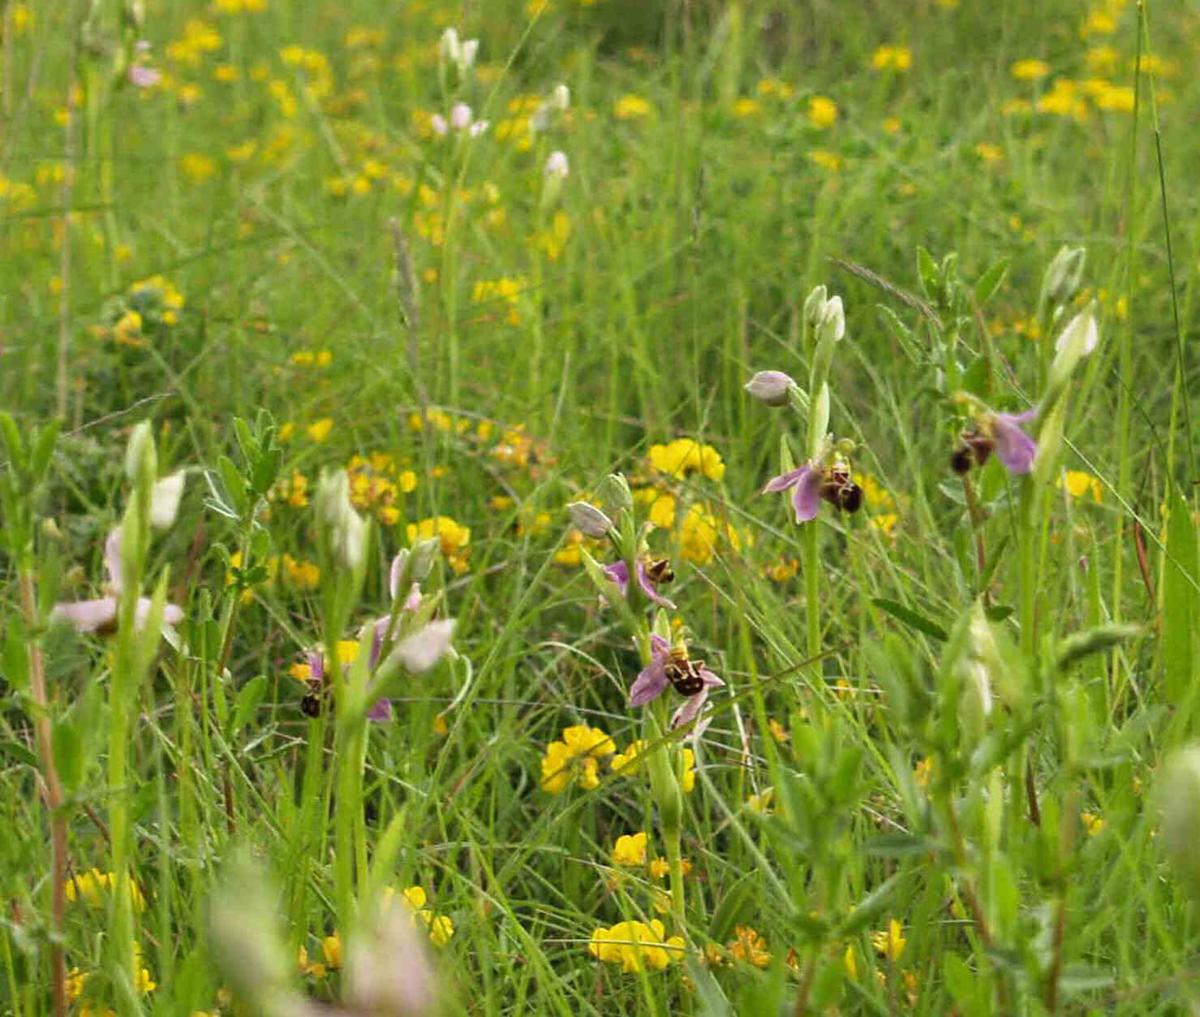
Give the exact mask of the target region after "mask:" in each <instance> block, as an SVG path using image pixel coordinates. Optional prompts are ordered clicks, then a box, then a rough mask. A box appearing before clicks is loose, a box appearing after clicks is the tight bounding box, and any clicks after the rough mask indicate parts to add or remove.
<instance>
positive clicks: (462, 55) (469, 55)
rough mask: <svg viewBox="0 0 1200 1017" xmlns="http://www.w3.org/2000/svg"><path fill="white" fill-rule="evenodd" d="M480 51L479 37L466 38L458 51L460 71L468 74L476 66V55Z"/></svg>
mask: <svg viewBox="0 0 1200 1017" xmlns="http://www.w3.org/2000/svg"><path fill="white" fill-rule="evenodd" d="M478 53H479V40H478V39H464V40H463V44H462V46H461V48H460V49H459V53H458V73H459V74H466V73H467V71H469V70H470V69H471V68H472V67H474V66H475V57H476V55H477V54H478Z"/></svg>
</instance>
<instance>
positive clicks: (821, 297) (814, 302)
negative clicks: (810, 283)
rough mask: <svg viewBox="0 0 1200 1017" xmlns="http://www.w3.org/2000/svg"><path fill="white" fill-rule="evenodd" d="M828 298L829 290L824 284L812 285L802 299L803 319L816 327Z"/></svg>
mask: <svg viewBox="0 0 1200 1017" xmlns="http://www.w3.org/2000/svg"><path fill="white" fill-rule="evenodd" d="M828 299H829V291H828V290H827V289H826V288H825V286H824V284H822V285H820V286H814V287H813V288H812V292H811V293H809V295H808V296H807V297H806V298H805V300H804V320H805V321H806V322H808V324H809V325H810V326H812V327H814V328H815V327H816V325H817V323H818V322H819V321H820V320H821V315H822V314H823V313H824V310H825V302H826V301H827V300H828Z"/></svg>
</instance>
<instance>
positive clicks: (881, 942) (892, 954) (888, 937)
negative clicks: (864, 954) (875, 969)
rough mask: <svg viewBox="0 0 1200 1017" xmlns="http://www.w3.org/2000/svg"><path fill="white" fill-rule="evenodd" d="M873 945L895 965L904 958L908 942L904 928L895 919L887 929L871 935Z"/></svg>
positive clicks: (889, 923)
mask: <svg viewBox="0 0 1200 1017" xmlns="http://www.w3.org/2000/svg"><path fill="white" fill-rule="evenodd" d="M871 945H872V946H873V947H875V949H876V950H877V951H878V952H879V953H881V954H883V956H884V957H886V958H887V959H888V960H890V961H891V962H892V963H893V964H894V963H896V961H898V960H899V959H900V958H901V957H903V956H904V948H905V947H906V946H907V945H908V940H907V939H905V938H904V926H903V925H901V924H900V922H899V921H898V920H897V919H895V918H893V919H891V920H890V921H889V922H888V925H887V928H886V929H882V930H880V931H879V932H874V933H872V934H871Z"/></svg>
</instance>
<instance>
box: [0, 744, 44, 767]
mask: <svg viewBox="0 0 1200 1017" xmlns="http://www.w3.org/2000/svg"><path fill="white" fill-rule="evenodd" d="M0 756H8V757H9V758H10V759H13V760H15V761H16V762H18V763H24V764H25V765H26V766H32V767H33V768H34V769H35V770H36V769H37V768H38V761H37V756H35V755H34V754H33V753H32V752H30V751H29V750H28V749H27V748H25V746H24V745H22V744H21V743H20V742H12V741H0Z"/></svg>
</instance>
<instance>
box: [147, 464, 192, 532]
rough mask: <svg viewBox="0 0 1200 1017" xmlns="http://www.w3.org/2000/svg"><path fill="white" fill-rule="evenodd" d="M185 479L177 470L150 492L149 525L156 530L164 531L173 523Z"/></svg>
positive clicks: (184, 474) (177, 511)
mask: <svg viewBox="0 0 1200 1017" xmlns="http://www.w3.org/2000/svg"><path fill="white" fill-rule="evenodd" d="M186 479H187V474H186V473H185V472H184V471H183V470H179V471H178V472H177V473H172V474H171V475H170V476H169V477H163V478H162V479H161V480H159V481H158V482H157V483H156V484H155V485H154V488H153V490H152V491H151V492H150V525H151V526H153V527H154V528H155V529H156V530H165V529H167V528H168V527H170V525H171V524H172V523H173V522H175V516H176V515H178V513H179V500H180V498H181V497H182V496H183V483H184V480H186Z"/></svg>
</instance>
